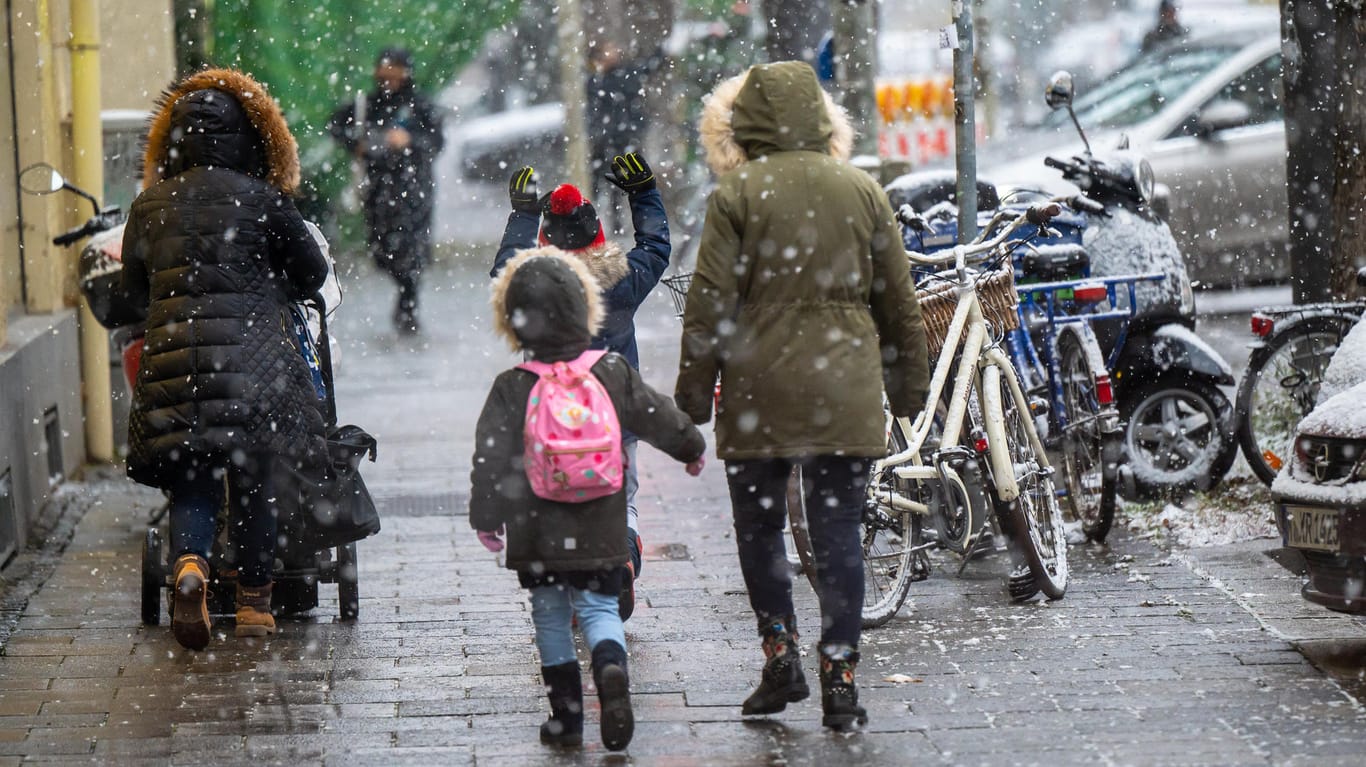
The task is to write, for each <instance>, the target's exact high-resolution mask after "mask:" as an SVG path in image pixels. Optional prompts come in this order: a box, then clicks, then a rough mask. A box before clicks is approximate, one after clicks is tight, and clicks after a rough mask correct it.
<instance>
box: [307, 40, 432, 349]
mask: <svg viewBox="0 0 1366 767" xmlns="http://www.w3.org/2000/svg"><path fill="white" fill-rule="evenodd" d="M412 71H413V62H412V56H411V55H410V54H409V53H408V52H407V51H406V50H403V49H402V48H388V49H386V50H384V51H383V52H381V53H380V55H379V58H378V59H377V60H376V61H375V90H374V91H373V92H371V93H369V94H359V95H358V97H357V99H356V100H355V101H354V102H353V103H350V104H347V105H346V106H343V107H342V108H340V109H338V110H337V111H336V113H334V114H333V115H332V119H331V120H330V121H329V122H328V126H327V129H328V132H329V133H331V134H332V137H333V138H335V139H336V140H337V141H338V142H340V143H341V145H342V146H344V147H346V150H347V151H348V152H351V153H352V154H353V155H355V156H356V158H358V159H359V160H360V161H361V163H362V164H363V166H364V170H365V185H364V191H363V204H364V208H365V225H366V230H367V232H368V236H369V247H370V254H371V255H372V256H373V257H374V259H375V263H376V264H378V265H379V267H380V268H381V269H383V270H384V271H386V272H388V273H389V275H390V276H391V277H393V278H394V281H395V282H397V283H398V302H397V304H396V306H395V307H394V326H395V327H396V328H397V329H398V332H399V333H401V334H404V335H412V334H415V333H417V330H418V323H417V295H418V282H419V280H420V278H421V276H422V269H423V267H425V266H426V265H427V262H428V261H430V260H431V250H432V202H433V199H434V191H435V181H434V179H433V176H432V162H433V161H434V160H435V159H436V155H437V153H438V152H440V151H441V146H442V136H441V113H440V111H439V110H438V109H437V107H436V106H435V105H434V104H433V103H432V102H431V101H429V100H428V99H427V97H426V96H424V95H422V93H420V92H418V90H417V87H416V86H415V85H414V84H413V78H412Z"/></svg>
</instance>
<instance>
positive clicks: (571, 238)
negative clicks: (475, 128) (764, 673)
mask: <svg viewBox="0 0 1366 767" xmlns="http://www.w3.org/2000/svg"><path fill="white" fill-rule="evenodd" d="M607 179H608V180H609V181H611V182H612V183H614V184H616V185H617V186H618V187H620V188H621V189H622V191H624V192H626V197H627V200H628V202H629V203H630V207H631V223H632V224H633V225H634V228H635V247H634V248H632V249H631V250H630V251H629V252H627V251H623V250H622V248H621V246H620V245H618V244H616V243H615V242H612V241H610V240H608V239H607V237H606V235H605V233H604V231H603V228H602V223H601V222H600V221H599V220H598V214H597V210H596V209H595V208H594V207H593V203H592V202H590V201H589V200H588V199H586V198H585V197H584V196H583V193H582V192H580V191H579V189H578V187H575V186H574V185H572V184H561V185H559V186H557V187H555V189H554V190H553V191H551V192H550V193H549V194H547V195H544V196H538V193H537V192H538V190H537V186H536V175H535V170H534V169H532V168H530V167H524V168H520V169H518V170H517V172H516V173H514V174H513V176H512V180H511V181H510V182H509V184H508V197H509V199H510V200H511V202H512V213H511V215H509V216H508V223H507V228H506V229H504V230H503V241H502V243H500V244H499V246H498V255H497V256H495V257H494V261H493V269H492V270H491V271H490V272H489V274H490V276H494V277H496V276H497V275H498V273H499V272H501V271H502V270H503V267H504V266H505V265H506V264H507V262H508V261H510V260H511V259H512V258H513V256H515V255H517V253H518V252H519V251H522V250H526V249H528V248H533V247H535V246H536V245H537V243H539V244H541V245H554V246H555V247H557V248H559V249H561V250H563V251H565V252H567V253H569V254H571V255H573V256H575V257H577V258H579V259H581V260H582V261H583V262H584V263H585V264H587V265H588V269H589V271H591V272H592V273H593V276H594V277H596V278H597V280H598V283H599V284H600V285H601V286H602V298H603V302H604V304H605V309H606V316H605V318H604V321H603V324H602V329H601V330H599V331H598V334H597V335H596V336H594V337H593V341H592V348H594V349H606V350H608V351H612V352H616V353H618V354H620V355H622V356H623V357H625V358H626V359H627V361H629V362H630V363H631V366H632V367H634V368H636V369H637V370H639V369H640V354H639V352H638V351H637V347H636V325H635V315H636V310H637V309H639V308H640V305H641V304H642V303H644V302H645V299H646V297H648V296H649V295H650V291H652V290H654V287H655V285H657V284H659V278H660V277H661V276H663V274H664V270H665V269H667V268H668V267H669V253H670V250H671V246H670V244H669V221H668V217H667V216H666V215H665V213H664V200H663V198H662V197H661V196H660V194H659V189H658V188H656V183H655V177H654V172H653V171H652V170H651V169H650V166H649V164H647V163H646V162H645V160H644V159H643V158H642V157H641V156H640V155H639V154H636V153H635V152H631V153H629V154H625V155H618V156H617V157H615V158H613V160H612V173H611V175H609V176H608V177H607ZM626 436H627V439H625V440H624V441H623V443H622V447H623V449H624V451H625V453H626V462H627V472H626V513H627V518H626V536H627V541H628V546H629V548H630V551H631V562H630V563H629V564H628V567H629V568H630V573H629V575H630V577H629V578H627V579H626V583H625V586H624V588H623V589H622V594H621V600H620V608H621V617H622V620H625V619H626V618H629V617H630V615H631V612H632V611H633V610H634V609H635V584H634V582H635V578H636V577H638V576H639V575H640V567H641V554H642V552H643V548H644V547H643V546H642V544H641V542H640V535H639V533H638V529H639V528H638V522H637V511H636V504H635V495H636V490H637V488H638V487H639V481H638V479H637V477H638V473H637V470H636V440H635V438H634V437H632V436H631V435H626Z"/></svg>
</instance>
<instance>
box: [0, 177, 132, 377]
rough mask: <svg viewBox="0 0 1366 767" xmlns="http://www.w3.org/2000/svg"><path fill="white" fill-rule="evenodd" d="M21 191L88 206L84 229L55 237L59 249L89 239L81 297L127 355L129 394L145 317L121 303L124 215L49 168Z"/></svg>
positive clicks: (81, 272)
mask: <svg viewBox="0 0 1366 767" xmlns="http://www.w3.org/2000/svg"><path fill="white" fill-rule="evenodd" d="M19 186H20V188H21V189H23V191H24V192H26V193H28V194H37V195H43V194H54V193H56V192H61V191H68V192H72V193H73V194H76V195H78V196H80V197H83V198H85V199H86V200H89V201H90V205H91V206H92V207H93V208H94V210H95V214H94V215H93V216H91V217H90V219H89V220H87V221H86V222H85V223H84V224H82V225H80V226H78V227H76V228H75V229H72V230H70V231H68V232H65V233H63V234H60V235H58V236H56V237H54V238H52V244H53V245H58V246H61V247H67V246H70V245H74V244H76V243H77V242H79V241H81V240H83V239H85V238H86V237H89V238H90V240H89V241H88V242H87V243H86V244H85V246H84V247H82V248H81V256H80V262H79V265H78V278H79V284H80V289H81V294H82V295H84V296H85V300H86V303H88V304H89V306H90V313H91V314H93V315H94V317H95V320H96V321H97V322H99V323H100V324H101V325H103V326H104V327H105V328H106V329H108V330H109V331H111V337H112V338H113V340H114V343H115V344H116V345H117V346H118V348H119V349H120V351H121V352H122V356H123V360H122V362H123V374H124V378H125V380H126V381H127V383H128V388H129V390H131V389H132V387H133V379H134V378H135V377H136V376H137V372H138V366H139V365H140V364H141V360H142V343H143V332H142V317H141V316H140V315H139V314H138V313H137V311H136V310H134V309H132V308H131V307H129V306H128V305H127V304H126V303H124V302H123V301H122V300H121V297H122V292H121V290H120V287H119V282H120V279H121V276H122V272H123V225H124V217H123V212H122V211H121V210H120V209H119V207H118V206H117V205H111V206H108V207H104V206H101V205H100V202H99V200H97V199H95V196H94V195H92V194H90V193H89V192H86V191H85V190H83V189H81V188H79V187H76V186H73V185H72V184H71V183H70V182H68V181H67V180H66V179H65V178H63V177H62V174H61V173H60V172H58V170H57V169H56V168H54V167H52V166H51V165H48V164H47V163H41V162H40V163H35V164H33V165H30V166H28V167H27V168H24V170H23V171H22V172H21V173H20V174H19Z"/></svg>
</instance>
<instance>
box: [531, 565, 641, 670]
mask: <svg viewBox="0 0 1366 767" xmlns="http://www.w3.org/2000/svg"><path fill="white" fill-rule="evenodd" d="M575 614H578V616H579V628H580V629H581V630H582V631H583V640H584V642H586V643H587V644H588V648H589V650H592V649H593V648H594V647H597V646H598V644H599V643H601V642H606V641H609V640H610V641H613V642H616V643H617V644H618V645H621V646H622V647H625V646H626V630H625V629H624V628H622V625H621V615H620V614H619V613H618V612H617V597H616V596H615V595H612V596H608V595H607V594H599V593H597V592H596V591H585V590H582V589H576V588H574V587H573V586H569V585H556V586H537V587H536V588H533V589H531V622H532V623H533V624H535V626H536V649H537V650H539V651H540V653H541V665H542V666H558V665H560V664H561V663H569V662H571V661H577V660H578V655H577V654H576V653H575V652H574V628H573V624H572V621H573V616H574V615H575Z"/></svg>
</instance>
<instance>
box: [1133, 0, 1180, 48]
mask: <svg viewBox="0 0 1366 767" xmlns="http://www.w3.org/2000/svg"><path fill="white" fill-rule="evenodd" d="M1188 31H1190V30H1188V29H1186V28H1185V27H1183V26H1181V22H1180V21H1178V20H1177V18H1176V3H1174V2H1172V0H1162V2H1161V3H1159V4H1158V6H1157V26H1155V27H1153V28H1152V29H1151V30H1149V31H1148V34H1146V35H1144V36H1143V52H1144V53H1147V52H1148V51H1151V50H1153V49H1154V48H1157V47H1159V46H1161V45H1163V44H1164V43H1168V42H1170V41H1172V40H1179V39H1181V38H1183V37H1185V36H1186V33H1187V32H1188Z"/></svg>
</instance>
